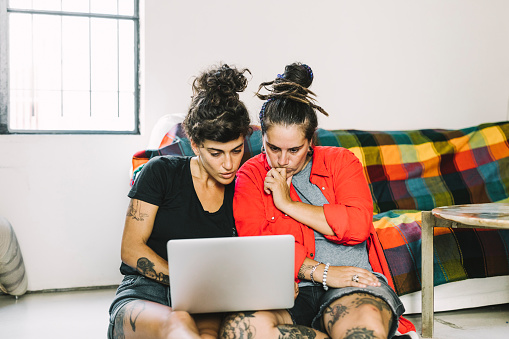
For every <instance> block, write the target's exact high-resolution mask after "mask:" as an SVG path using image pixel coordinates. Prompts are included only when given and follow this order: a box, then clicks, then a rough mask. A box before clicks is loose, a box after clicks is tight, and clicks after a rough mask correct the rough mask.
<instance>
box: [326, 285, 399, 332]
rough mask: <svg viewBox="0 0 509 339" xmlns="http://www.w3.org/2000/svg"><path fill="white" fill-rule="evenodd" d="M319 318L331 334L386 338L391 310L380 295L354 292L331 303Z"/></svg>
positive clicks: (390, 321)
mask: <svg viewBox="0 0 509 339" xmlns="http://www.w3.org/2000/svg"><path fill="white" fill-rule="evenodd" d="M322 321H323V324H324V327H325V329H326V330H327V332H328V333H329V335H330V336H331V337H332V338H351V339H354V338H355V339H356V338H361V339H368V338H387V336H388V333H389V330H390V327H391V324H392V310H391V309H390V307H389V306H388V305H387V303H386V302H385V301H383V300H382V299H380V298H377V297H375V296H372V295H370V294H367V293H355V294H351V295H347V296H344V297H342V298H340V299H338V300H336V301H334V302H333V303H331V304H330V305H329V306H328V307H327V309H326V310H325V312H324V314H323V318H322Z"/></svg>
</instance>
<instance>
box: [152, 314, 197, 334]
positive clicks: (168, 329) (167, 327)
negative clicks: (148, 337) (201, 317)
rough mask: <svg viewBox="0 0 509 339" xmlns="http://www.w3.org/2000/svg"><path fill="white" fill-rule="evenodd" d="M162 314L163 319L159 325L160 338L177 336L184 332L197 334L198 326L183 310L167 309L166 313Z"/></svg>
mask: <svg viewBox="0 0 509 339" xmlns="http://www.w3.org/2000/svg"><path fill="white" fill-rule="evenodd" d="M163 316H164V318H165V321H164V322H163V325H162V326H161V327H160V330H161V333H160V338H173V337H174V338H178V337H179V335H183V334H184V333H185V334H188V335H191V334H196V335H198V328H197V327H196V324H195V322H194V320H193V318H192V317H191V315H190V314H189V313H187V312H183V311H168V313H167V314H165V315H163Z"/></svg>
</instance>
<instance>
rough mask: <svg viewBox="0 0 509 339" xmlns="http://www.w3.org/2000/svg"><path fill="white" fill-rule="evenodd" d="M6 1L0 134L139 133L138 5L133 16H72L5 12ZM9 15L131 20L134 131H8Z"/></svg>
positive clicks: (0, 0)
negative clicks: (132, 32) (132, 27)
mask: <svg viewBox="0 0 509 339" xmlns="http://www.w3.org/2000/svg"><path fill="white" fill-rule="evenodd" d="M7 3H8V0H0V135H4V134H36V135H40V134H129V135H133V134H140V14H139V13H140V4H139V0H133V3H134V9H133V11H134V14H133V16H127V15H115V14H97V13H74V12H66V11H42V10H23V9H12V10H11V9H9V10H8V9H7ZM9 12H11V13H30V14H32V13H33V14H44V15H56V16H79V17H88V18H110V19H111V18H114V19H121V20H132V21H133V23H134V29H135V32H134V48H135V51H134V65H133V67H134V68H135V70H134V77H135V79H134V84H135V88H134V112H133V113H134V114H133V118H134V129H133V130H132V131H115V130H10V129H9V97H10V93H9V74H10V72H9Z"/></svg>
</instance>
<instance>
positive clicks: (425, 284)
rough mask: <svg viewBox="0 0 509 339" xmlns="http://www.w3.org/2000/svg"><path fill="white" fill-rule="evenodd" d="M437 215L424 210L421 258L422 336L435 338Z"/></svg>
mask: <svg viewBox="0 0 509 339" xmlns="http://www.w3.org/2000/svg"><path fill="white" fill-rule="evenodd" d="M434 226H435V217H434V216H433V214H432V213H431V212H429V211H423V212H422V223H421V231H422V235H421V241H422V242H421V245H422V252H421V256H422V257H421V260H422V267H421V270H422V292H421V295H422V313H421V316H422V337H423V338H433V320H434V319H433V312H434V305H433V300H434V299H433V298H434V296H433V292H434V291H433V287H434V286H433V284H434V281H433V229H434Z"/></svg>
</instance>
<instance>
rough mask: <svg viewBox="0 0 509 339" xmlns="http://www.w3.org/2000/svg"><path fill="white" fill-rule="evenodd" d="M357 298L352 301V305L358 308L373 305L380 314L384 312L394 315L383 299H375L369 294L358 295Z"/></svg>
mask: <svg viewBox="0 0 509 339" xmlns="http://www.w3.org/2000/svg"><path fill="white" fill-rule="evenodd" d="M355 295H356V296H357V297H356V298H355V299H354V300H353V301H352V304H353V305H354V306H355V307H356V308H358V307H360V306H361V305H366V304H369V305H373V306H375V307H376V308H377V309H378V310H379V311H380V312H383V311H389V312H391V313H392V310H391V308H390V307H389V305H388V304H387V303H386V302H385V301H384V300H382V299H380V298H378V297H375V296H374V295H371V294H368V293H356V294H355Z"/></svg>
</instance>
